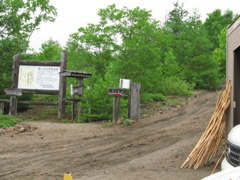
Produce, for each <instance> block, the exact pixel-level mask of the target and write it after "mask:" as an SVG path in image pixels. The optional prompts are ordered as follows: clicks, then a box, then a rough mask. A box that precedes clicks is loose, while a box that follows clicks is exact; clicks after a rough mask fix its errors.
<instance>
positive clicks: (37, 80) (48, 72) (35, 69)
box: [18, 65, 60, 90]
mask: <svg viewBox="0 0 240 180" xmlns="http://www.w3.org/2000/svg"><path fill="white" fill-rule="evenodd" d="M59 73H60V67H59V66H29V65H20V66H19V76H18V88H19V89H37V90H59V78H60V75H59Z"/></svg>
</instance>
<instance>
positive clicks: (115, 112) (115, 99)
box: [113, 96, 120, 122]
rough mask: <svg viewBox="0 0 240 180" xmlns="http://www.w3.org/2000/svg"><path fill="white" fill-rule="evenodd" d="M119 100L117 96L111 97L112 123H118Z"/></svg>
mask: <svg viewBox="0 0 240 180" xmlns="http://www.w3.org/2000/svg"><path fill="white" fill-rule="evenodd" d="M119 98H120V97H118V96H114V97H113V122H117V121H118V117H119Z"/></svg>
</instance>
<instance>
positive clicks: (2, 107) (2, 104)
mask: <svg viewBox="0 0 240 180" xmlns="http://www.w3.org/2000/svg"><path fill="white" fill-rule="evenodd" d="M4 105H5V104H4V102H1V103H0V114H4Z"/></svg>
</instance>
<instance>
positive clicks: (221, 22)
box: [203, 9, 235, 49]
mask: <svg viewBox="0 0 240 180" xmlns="http://www.w3.org/2000/svg"><path fill="white" fill-rule="evenodd" d="M234 19H235V15H234V14H233V12H232V11H231V10H227V11H225V12H224V13H223V14H222V11H221V10H220V9H216V10H215V11H213V12H212V13H210V14H208V17H207V19H206V20H205V22H204V24H203V26H204V27H205V28H206V30H207V33H208V38H209V39H210V41H211V42H212V43H213V45H214V46H213V49H215V48H219V41H218V35H219V34H220V32H221V30H222V29H223V28H226V27H227V26H228V25H229V24H231V23H232V22H233V21H234Z"/></svg>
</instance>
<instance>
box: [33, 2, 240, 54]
mask: <svg viewBox="0 0 240 180" xmlns="http://www.w3.org/2000/svg"><path fill="white" fill-rule="evenodd" d="M174 2H176V0H50V4H51V5H53V6H55V7H56V8H57V12H58V16H57V18H56V21H55V22H54V23H44V24H42V25H41V26H40V30H37V31H35V32H34V34H33V35H32V37H31V40H30V48H33V49H34V50H35V51H38V50H39V48H40V47H41V44H42V43H44V42H46V41H47V40H49V39H50V38H52V39H53V40H57V41H59V42H60V44H61V45H62V46H64V45H65V43H66V41H67V40H68V37H69V35H70V34H72V33H74V32H76V31H77V29H78V28H79V27H86V26H87V24H88V23H98V21H99V17H98V15H97V13H98V10H99V9H100V8H106V7H107V6H108V5H110V4H116V7H117V8H119V9H121V8H122V7H124V6H126V7H127V8H129V9H133V8H135V7H140V8H145V9H146V10H151V11H152V16H153V18H155V19H157V20H160V21H164V20H165V17H166V15H167V14H168V12H169V11H171V10H172V9H173V3H174ZM179 2H180V3H184V9H187V10H188V11H189V13H192V11H193V10H194V9H197V10H198V12H199V13H200V15H201V18H202V20H205V19H206V17H207V14H208V13H212V12H213V11H214V10H215V9H221V10H222V12H225V11H226V10H227V9H230V10H232V11H233V12H234V13H239V7H240V6H239V5H240V3H239V0H238V1H237V0H227V1H226V0H222V1H221V0H179Z"/></svg>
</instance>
